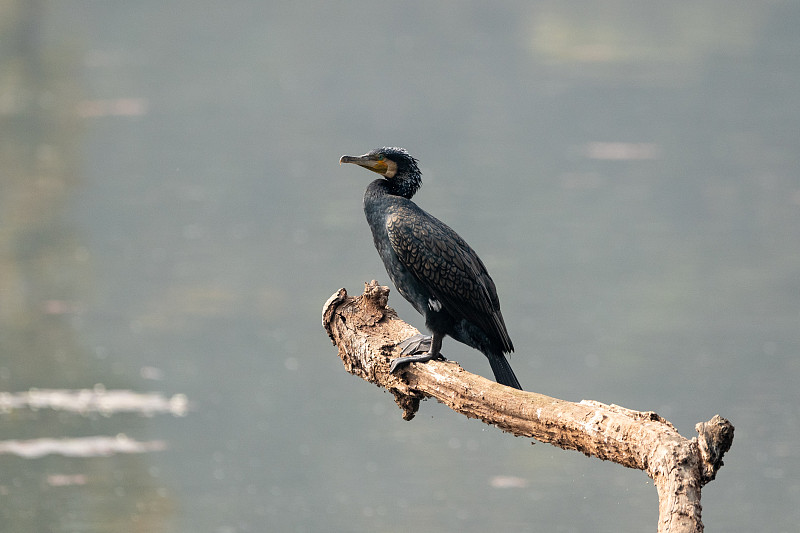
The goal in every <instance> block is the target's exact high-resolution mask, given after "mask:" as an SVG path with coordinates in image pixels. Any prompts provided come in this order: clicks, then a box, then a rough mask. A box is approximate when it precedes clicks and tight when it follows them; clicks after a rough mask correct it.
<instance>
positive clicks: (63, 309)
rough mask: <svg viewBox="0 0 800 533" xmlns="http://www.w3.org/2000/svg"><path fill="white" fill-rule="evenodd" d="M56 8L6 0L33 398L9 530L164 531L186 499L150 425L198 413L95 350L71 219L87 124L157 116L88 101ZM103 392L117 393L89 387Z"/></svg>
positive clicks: (0, 309)
mask: <svg viewBox="0 0 800 533" xmlns="http://www.w3.org/2000/svg"><path fill="white" fill-rule="evenodd" d="M49 7H50V6H49V4H48V3H47V2H45V1H43V0H0V14H2V15H0V139H1V141H0V191H2V194H0V390H5V391H26V390H27V392H5V393H2V394H0V439H3V440H0V473H2V474H1V475H0V530H2V531H4V532H6V531H14V532H17V531H18V532H23V531H104V532H117V531H118V532H128V531H132V530H138V531H152V532H158V531H164V530H165V528H166V527H167V523H168V521H169V519H170V517H171V516H172V514H173V509H174V507H175V505H174V503H173V502H172V499H173V495H172V494H171V491H170V490H169V489H168V488H167V487H166V486H165V485H164V483H162V482H161V480H160V479H159V471H158V470H157V469H155V468H154V467H153V461H154V459H153V457H154V455H155V454H154V453H145V452H157V451H161V450H165V449H166V448H167V441H166V439H159V438H152V436H149V435H147V434H148V433H150V431H148V425H149V424H151V423H152V422H153V421H154V420H156V419H155V418H152V415H156V414H167V415H172V416H183V415H184V414H186V409H187V401H186V398H185V397H184V396H181V395H175V396H172V397H166V396H163V395H161V394H157V393H136V392H133V391H130V390H125V389H127V388H129V387H130V386H131V385H130V383H129V381H128V380H127V379H120V378H115V377H114V376H111V375H109V374H110V372H109V368H108V366H107V365H103V364H98V363H101V360H100V358H99V357H98V350H96V349H91V348H90V347H87V346H86V345H85V341H84V339H82V336H81V332H80V328H81V324H82V319H83V314H84V312H85V310H86V309H87V308H88V307H90V305H91V299H92V295H93V285H94V283H95V279H94V276H93V271H92V257H91V255H90V251H89V249H88V247H87V246H86V244H85V243H84V242H83V240H82V236H81V235H80V234H79V232H78V231H77V230H76V229H75V227H74V226H73V225H72V224H70V223H69V222H67V217H66V216H65V213H66V211H67V209H68V206H69V202H70V201H71V200H72V199H73V195H74V193H75V191H77V190H79V187H80V186H81V185H82V183H83V168H82V167H83V164H82V163H83V162H82V161H81V158H82V155H83V143H84V140H85V139H84V137H83V133H84V131H85V130H84V128H83V122H82V121H83V120H84V119H86V118H87V117H97V116H107V115H113V116H138V115H141V114H142V113H144V112H146V109H147V105H146V102H144V101H140V100H136V99H131V100H115V101H91V100H88V99H87V98H86V97H85V96H84V95H83V93H82V86H81V76H80V74H79V69H80V66H81V63H80V57H81V56H80V54H79V53H76V50H75V49H73V48H71V47H70V46H69V45H67V44H66V43H63V42H59V43H49V44H48V43H47V39H46V36H45V35H44V32H45V30H44V24H45V22H46V20H47V15H48V9H49ZM94 383H107V384H109V388H110V389H111V388H112V387H113V389H114V390H108V391H106V390H104V389H103V387H95V388H94V389H91V390H84V389H83V388H84V387H87V386H91V385H92V384H94ZM37 388H38V389H37ZM128 413H135V415H133V416H131V414H128ZM78 415H80V416H78ZM112 415H114V416H112ZM140 415H146V416H140ZM134 524H135V528H132V525H134Z"/></svg>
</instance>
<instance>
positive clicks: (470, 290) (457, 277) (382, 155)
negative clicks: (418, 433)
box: [339, 147, 522, 390]
mask: <svg viewBox="0 0 800 533" xmlns="http://www.w3.org/2000/svg"><path fill="white" fill-rule="evenodd" d="M342 163H353V164H356V165H358V166H361V167H364V168H366V169H368V170H371V171H373V172H376V173H377V174H380V175H381V177H380V178H378V179H376V180H375V181H373V182H372V183H370V184H369V185H368V186H367V189H366V191H365V192H364V214H365V215H366V218H367V223H368V224H369V227H370V230H371V231H372V238H373V242H374V244H375V248H376V249H377V250H378V255H380V257H381V259H382V260H383V264H384V266H385V267H386V272H387V273H388V274H389V278H390V279H391V280H392V283H393V284H394V286H395V287H396V288H397V291H398V292H399V293H400V294H401V295H402V296H403V297H404V298H405V299H406V300H408V302H409V303H410V304H411V305H412V306H413V307H414V309H416V310H417V312H419V313H420V314H421V315H422V316H423V317H424V318H425V326H426V327H427V328H428V330H430V332H431V335H422V334H420V335H414V336H412V337H410V338H408V339H406V340H404V341H403V342H401V343H400V344H399V346H400V348H401V352H400V353H401V357H397V358H395V359H393V360H392V364H391V366H390V372H395V371H396V370H397V369H398V368H401V367H402V366H404V365H407V364H409V363H424V362H427V361H430V360H431V359H434V358H438V359H441V358H443V357H442V355H441V348H442V340H443V339H444V337H445V336H449V337H451V338H453V339H455V340H457V341H459V342H461V343H464V344H466V345H467V346H470V347H472V348H475V349H476V350H479V351H480V352H482V353H483V354H484V355H485V356H486V358H487V359H488V360H489V364H490V366H491V368H492V372H493V373H494V377H495V380H496V381H497V382H498V383H501V384H503V385H506V386H509V387H513V388H516V389H520V390H522V386H521V385H520V383H519V380H517V376H516V375H515V374H514V371H513V370H512V369H511V365H510V364H509V362H508V359H507V358H506V355H505V354H507V353H511V352H513V351H514V345H513V344H512V342H511V337H510V336H509V334H508V330H507V328H506V324H505V321H504V320H503V314H502V313H501V312H500V300H499V298H498V296H497V289H496V288H495V284H494V281H493V280H492V278H491V276H489V272H487V270H486V266H484V264H483V261H481V259H480V258H479V257H478V254H476V253H475V251H474V250H473V249H472V248H471V247H470V246H469V244H467V243H466V241H464V239H462V238H461V237H460V236H459V235H458V234H457V233H456V232H455V231H453V229H452V228H450V226H448V225H447V224H445V223H444V222H442V221H441V220H439V219H438V218H436V217H434V216H433V215H431V214H429V213H427V212H426V211H424V210H423V209H421V208H420V207H419V206H417V204H416V203H414V202H413V201H412V200H411V198H412V197H413V196H414V194H415V193H416V192H417V191H418V190H419V188H420V187H421V186H422V172H421V171H420V169H419V165H418V161H417V159H415V158H414V157H412V156H411V154H410V153H409V152H408V151H407V150H406V149H404V148H397V147H382V148H376V149H374V150H371V151H370V152H368V153H366V154H364V155H362V156H350V155H343V156H342V157H341V158H340V159H339V164H342Z"/></svg>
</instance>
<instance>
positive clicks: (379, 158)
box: [376, 154, 386, 161]
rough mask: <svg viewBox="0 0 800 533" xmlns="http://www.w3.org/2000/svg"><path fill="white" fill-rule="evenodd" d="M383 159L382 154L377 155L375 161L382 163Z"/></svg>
mask: <svg viewBox="0 0 800 533" xmlns="http://www.w3.org/2000/svg"><path fill="white" fill-rule="evenodd" d="M385 157H386V156H384V155H383V154H378V156H377V157H376V159H377V160H378V161H383V159H384V158H385Z"/></svg>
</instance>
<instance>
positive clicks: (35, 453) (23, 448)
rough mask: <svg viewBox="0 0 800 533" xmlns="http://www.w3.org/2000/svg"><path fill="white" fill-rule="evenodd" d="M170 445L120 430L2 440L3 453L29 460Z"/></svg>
mask: <svg viewBox="0 0 800 533" xmlns="http://www.w3.org/2000/svg"><path fill="white" fill-rule="evenodd" d="M166 448H167V444H166V443H165V442H164V441H161V440H154V441H148V442H139V441H136V440H133V439H131V438H129V437H128V436H127V435H125V434H123V433H120V434H119V435H116V436H114V437H102V436H98V437H83V438H78V439H32V440H0V454H12V455H18V456H19V457H24V458H26V459H36V458H39V457H43V456H45V455H51V454H56V455H63V456H65V457H108V456H109V455H114V454H116V453H144V452H156V451H162V450H165V449H166Z"/></svg>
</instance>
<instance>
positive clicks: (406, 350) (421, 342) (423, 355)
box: [389, 334, 445, 372]
mask: <svg viewBox="0 0 800 533" xmlns="http://www.w3.org/2000/svg"><path fill="white" fill-rule="evenodd" d="M432 345H433V337H431V336H430V335H422V334H419V335H414V336H412V337H409V338H407V339H406V340H404V341H403V342H401V343H400V344H398V345H397V346H398V347H399V348H400V354H401V355H404V356H405V357H398V358H397V359H394V360H392V364H391V366H390V367H389V372H394V371H395V370H396V369H397V367H399V366H401V365H407V364H409V363H425V362H428V361H430V360H431V359H439V360H442V361H444V360H445V358H444V356H443V355H442V354H441V352H438V351H437V352H432V350H431V346H432ZM439 346H440V347H441V342H440V343H439Z"/></svg>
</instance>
